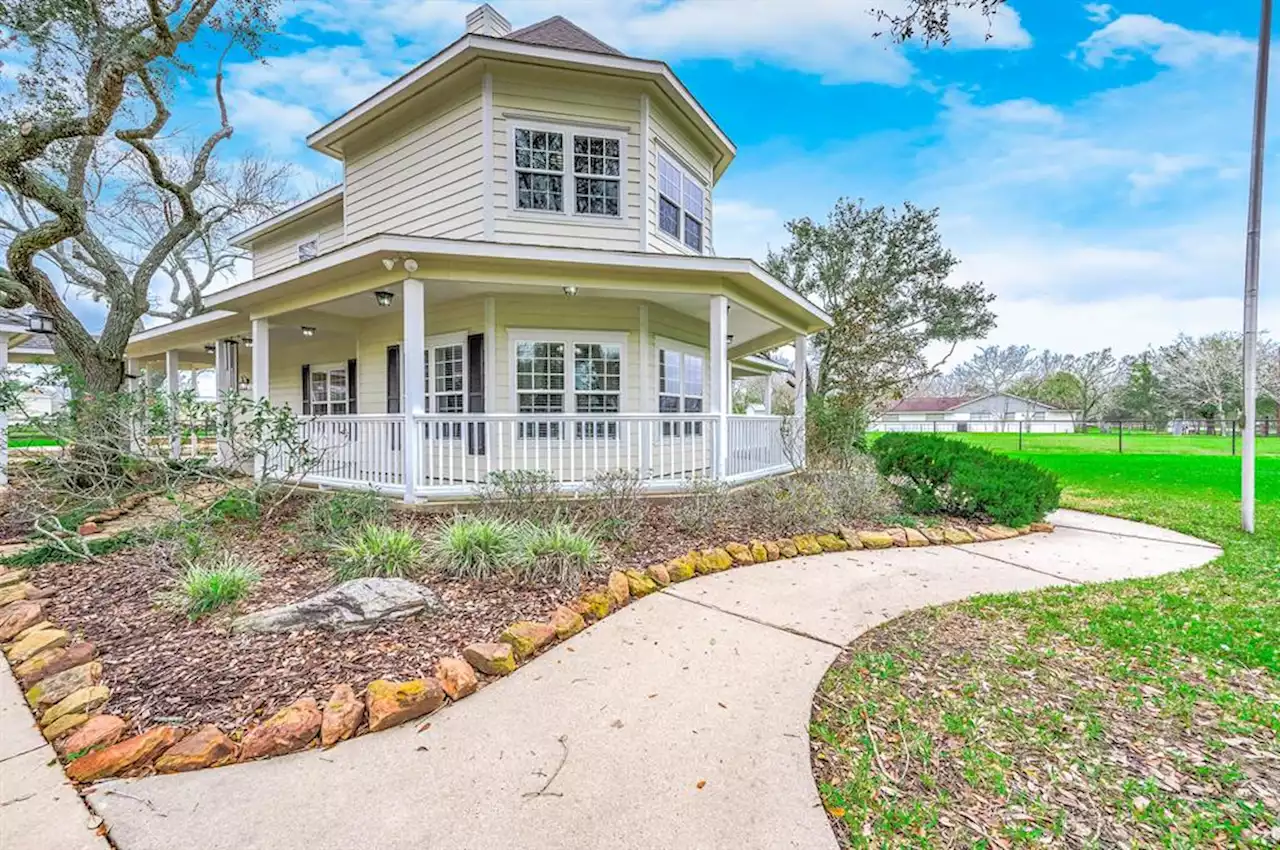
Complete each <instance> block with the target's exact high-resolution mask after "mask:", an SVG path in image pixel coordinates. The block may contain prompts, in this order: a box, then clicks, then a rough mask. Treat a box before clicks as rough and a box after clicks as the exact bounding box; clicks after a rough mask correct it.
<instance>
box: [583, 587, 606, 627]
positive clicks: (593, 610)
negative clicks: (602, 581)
mask: <svg viewBox="0 0 1280 850" xmlns="http://www.w3.org/2000/svg"><path fill="white" fill-rule="evenodd" d="M578 601H579V602H580V603H581V605H580V606H579V607H580V608H581V612H582V614H583V615H584V616H586V615H590V616H591V617H592V618H594V619H596V620H603V619H604V618H605V617H607V616H609V612H610V611H612V610H613V597H612V596H610V595H609V593H608V592H603V591H601V592H595V593H586V594H583V596H582V598H581V599H580V600H578Z"/></svg>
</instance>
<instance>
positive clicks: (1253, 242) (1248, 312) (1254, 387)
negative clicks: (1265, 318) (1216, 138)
mask: <svg viewBox="0 0 1280 850" xmlns="http://www.w3.org/2000/svg"><path fill="white" fill-rule="evenodd" d="M1270 59H1271V0H1262V22H1261V25H1260V26H1259V29H1258V77H1257V81H1256V82H1255V83H1254V92H1253V94H1254V101H1253V152H1252V156H1251V157H1250V160H1251V161H1250V164H1249V225H1248V232H1247V236H1246V239H1245V258H1244V434H1243V437H1244V440H1243V442H1242V445H1241V450H1240V465H1241V469H1240V525H1241V526H1242V527H1243V528H1244V530H1245V531H1246V532H1248V533H1249V534H1252V533H1253V503H1254V490H1255V481H1254V479H1255V476H1256V475H1257V468H1256V466H1257V465H1256V460H1255V450H1256V446H1255V442H1256V440H1257V434H1258V263H1259V255H1260V253H1261V246H1262V153H1263V147H1264V145H1265V143H1266V132H1267V71H1268V65H1269V64H1270Z"/></svg>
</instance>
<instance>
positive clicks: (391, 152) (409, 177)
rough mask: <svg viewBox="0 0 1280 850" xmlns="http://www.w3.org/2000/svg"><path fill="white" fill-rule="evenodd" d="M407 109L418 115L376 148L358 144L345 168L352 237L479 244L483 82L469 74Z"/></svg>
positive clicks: (383, 135) (387, 133)
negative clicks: (382, 236)
mask: <svg viewBox="0 0 1280 850" xmlns="http://www.w3.org/2000/svg"><path fill="white" fill-rule="evenodd" d="M427 95H430V99H426V95H420V96H419V97H418V98H416V99H414V100H412V101H410V102H409V103H407V104H405V105H404V106H402V107H400V110H401V112H402V113H403V114H405V115H419V116H420V117H418V118H416V119H415V120H413V121H411V122H408V123H402V124H401V125H400V126H399V127H397V128H396V129H395V130H387V129H386V128H385V127H382V128H380V129H378V130H377V133H378V135H377V136H376V137H375V138H376V139H377V141H376V144H372V143H369V142H366V141H365V140H362V139H358V140H357V141H356V142H355V143H354V144H353V145H352V146H351V149H350V150H349V153H348V157H347V160H346V163H345V168H346V190H345V203H346V208H347V236H348V238H349V239H350V240H352V241H354V240H357V239H361V238H363V237H365V236H368V235H370V234H374V233H397V234H404V235H408V236H439V237H448V238H455V239H468V238H470V239H474V238H479V237H480V236H481V235H482V234H483V228H484V225H483V219H484V213H483V209H482V203H483V190H482V186H483V182H484V181H483V175H482V168H483V160H484V151H483V147H484V130H483V125H482V121H481V98H480V82H479V78H478V77H474V76H471V77H467V78H466V79H464V80H459V81H458V82H456V83H453V84H449V85H447V87H446V88H445V89H443V90H442V91H439V92H428V93H427Z"/></svg>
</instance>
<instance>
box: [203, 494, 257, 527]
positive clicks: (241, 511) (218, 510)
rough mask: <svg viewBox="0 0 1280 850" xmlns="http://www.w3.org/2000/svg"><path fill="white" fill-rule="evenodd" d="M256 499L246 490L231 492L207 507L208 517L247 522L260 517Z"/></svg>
mask: <svg viewBox="0 0 1280 850" xmlns="http://www.w3.org/2000/svg"><path fill="white" fill-rule="evenodd" d="M261 513H262V511H261V508H260V507H259V506H258V501H257V499H255V498H254V495H253V493H250V492H249V491H248V490H231V491H229V492H228V493H227V494H226V495H225V496H223V497H222V498H221V499H219V500H218V501H216V502H214V503H213V504H212V505H210V506H209V515H210V517H212V518H213V519H215V520H218V519H223V520H249V519H257V518H258V517H259V516H260V515H261Z"/></svg>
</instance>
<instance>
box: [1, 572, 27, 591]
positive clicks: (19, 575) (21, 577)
mask: <svg viewBox="0 0 1280 850" xmlns="http://www.w3.org/2000/svg"><path fill="white" fill-rule="evenodd" d="M26 579H27V571H26V570H5V571H4V572H0V587H8V586H9V585H11V584H17V583H18V582H20V581H26Z"/></svg>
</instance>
